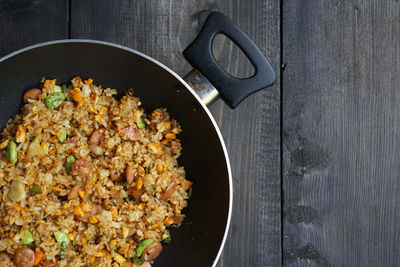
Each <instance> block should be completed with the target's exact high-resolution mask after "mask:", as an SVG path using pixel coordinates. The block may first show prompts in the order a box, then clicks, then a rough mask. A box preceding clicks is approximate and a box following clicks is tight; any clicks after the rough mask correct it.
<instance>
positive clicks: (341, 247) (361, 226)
mask: <svg viewBox="0 0 400 267" xmlns="http://www.w3.org/2000/svg"><path fill="white" fill-rule="evenodd" d="M399 11H400V6H399V3H398V1H355V0H343V1H342V0H340V1H337V0H335V1H328V0H327V1H309V0H289V1H283V24H282V25H283V62H284V64H286V68H285V70H284V71H283V73H282V78H283V81H282V82H283V83H282V84H283V94H282V96H283V156H284V161H283V162H284V171H283V174H284V179H283V191H284V193H283V194H284V196H285V198H284V208H283V213H284V227H283V244H284V250H283V255H284V265H285V266H399V262H400V254H399V248H400V239H399V238H398V237H399V229H400V228H399V216H400V210H399V204H400V197H399V195H400V184H399V183H400V180H399V178H400V177H399V167H400V165H399V155H400V154H399V151H400V143H399V141H400V135H399V130H400V128H399V127H400V124H399V122H400V117H399V114H400V109H399V100H400V90H399V89H400V75H399V62H400V61H399V59H400V58H399V55H400V54H399V52H400V50H399V48H400V46H399V37H400V20H399Z"/></svg>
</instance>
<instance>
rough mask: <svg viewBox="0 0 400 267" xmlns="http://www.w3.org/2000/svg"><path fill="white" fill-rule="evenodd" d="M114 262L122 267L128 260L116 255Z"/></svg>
mask: <svg viewBox="0 0 400 267" xmlns="http://www.w3.org/2000/svg"><path fill="white" fill-rule="evenodd" d="M114 260H115V261H116V262H118V263H119V264H120V265H122V264H124V263H125V262H126V259H125V258H124V257H123V256H122V255H121V254H118V253H115V254H114Z"/></svg>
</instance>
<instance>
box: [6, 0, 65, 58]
mask: <svg viewBox="0 0 400 267" xmlns="http://www.w3.org/2000/svg"><path fill="white" fill-rule="evenodd" d="M68 10H69V2H68V1H65V0H0V25H1V27H0V56H4V55H6V54H8V53H10V52H13V51H15V50H17V49H20V48H23V47H26V46H28V45H31V44H35V43H40V42H44V41H49V40H56V39H66V38H68Z"/></svg>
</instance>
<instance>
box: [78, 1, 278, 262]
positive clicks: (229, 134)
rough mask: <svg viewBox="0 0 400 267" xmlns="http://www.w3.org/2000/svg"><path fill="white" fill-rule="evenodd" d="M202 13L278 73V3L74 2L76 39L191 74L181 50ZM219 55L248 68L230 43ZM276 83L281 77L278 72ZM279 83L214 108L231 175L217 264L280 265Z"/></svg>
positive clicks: (221, 45) (235, 67)
mask: <svg viewBox="0 0 400 267" xmlns="http://www.w3.org/2000/svg"><path fill="white" fill-rule="evenodd" d="M203 10H219V11H221V12H223V13H225V14H226V15H228V16H229V17H231V18H232V19H233V20H234V21H236V22H237V23H238V24H239V25H240V26H241V27H242V28H243V29H244V30H245V31H246V32H248V34H249V35H250V36H251V37H252V38H253V39H254V40H255V42H256V43H257V45H259V46H260V48H261V49H262V51H263V52H264V53H265V54H266V55H267V56H268V58H269V59H270V60H271V62H272V65H273V67H274V68H275V69H276V70H279V62H280V41H279V40H280V36H279V1H278V0H268V1H246V2H244V1H238V0H236V1H234V0H231V1H230V0H224V1H213V2H209V1H199V0H197V1H158V2H157V5H155V4H154V2H152V1H139V2H138V1H118V3H117V2H112V1H98V0H91V1H79V0H73V1H72V27H71V36H72V37H73V38H91V39H98V40H106V41H111V42H115V43H119V44H123V45H126V46H129V47H132V48H134V49H137V50H139V51H141V52H144V53H146V54H148V55H150V56H152V57H154V58H155V59H157V60H159V61H161V62H162V63H164V64H166V65H167V66H169V67H171V69H173V70H175V71H176V72H177V73H178V74H180V75H184V74H186V73H187V72H189V70H190V69H191V68H190V66H189V64H188V63H187V62H186V61H185V60H184V58H183V57H182V55H181V51H182V50H183V49H184V48H185V47H186V46H187V45H188V44H189V43H190V42H191V41H192V40H193V38H194V37H195V36H196V34H197V32H198V30H199V23H198V18H204V13H202V12H201V11H203ZM215 51H216V53H217V55H216V56H217V57H218V58H220V62H221V64H222V65H223V66H224V67H226V68H227V69H228V70H229V72H231V73H233V74H236V75H241V76H243V75H245V74H247V73H249V72H250V68H249V66H248V65H247V64H246V61H245V59H244V58H243V57H241V56H240V55H239V52H238V51H237V50H235V49H234V48H233V47H232V46H231V45H230V44H229V43H228V42H227V41H226V40H220V41H219V42H217V44H216V47H215ZM278 79H279V73H278ZM279 90H280V88H279V83H277V84H276V85H275V86H274V87H271V88H270V89H268V90H265V91H263V92H259V93H257V94H256V95H254V96H251V97H250V98H249V99H247V100H246V101H245V102H243V103H242V104H241V106H240V107H239V108H238V109H237V110H235V111H231V110H230V109H229V108H227V107H226V106H225V105H224V104H223V103H221V102H218V103H216V104H214V105H213V106H212V107H211V111H212V113H213V114H214V116H215V118H216V120H217V122H218V124H219V126H220V128H221V129H222V133H223V136H224V138H225V141H226V143H227V146H228V150H229V154H230V159H231V162H232V169H233V176H234V192H235V195H234V209H233V219H232V225H231V231H230V234H229V238H228V241H227V244H226V246H225V249H224V252H223V255H222V258H221V260H220V263H219V266H279V265H280V264H281V245H280V240H281V232H280V224H281V221H280V217H281V215H280V201H281V199H280V160H279V158H280V156H279V155H280V146H279V144H280V123H279V121H280V104H279V103H280V94H279Z"/></svg>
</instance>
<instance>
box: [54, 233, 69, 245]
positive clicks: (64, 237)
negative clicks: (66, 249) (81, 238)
mask: <svg viewBox="0 0 400 267" xmlns="http://www.w3.org/2000/svg"><path fill="white" fill-rule="evenodd" d="M54 237H55V238H56V241H57V242H58V243H59V244H61V243H63V242H64V243H66V245H67V246H68V245H69V237H68V235H67V234H66V233H64V232H62V231H55V232H54Z"/></svg>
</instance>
